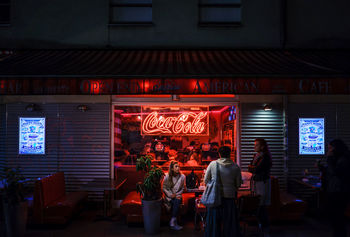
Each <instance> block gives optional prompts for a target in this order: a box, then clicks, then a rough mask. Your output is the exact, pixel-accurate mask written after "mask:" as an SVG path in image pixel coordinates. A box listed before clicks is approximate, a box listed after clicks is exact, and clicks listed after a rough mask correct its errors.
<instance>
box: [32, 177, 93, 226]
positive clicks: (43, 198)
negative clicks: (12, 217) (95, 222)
mask: <svg viewBox="0 0 350 237" xmlns="http://www.w3.org/2000/svg"><path fill="white" fill-rule="evenodd" d="M87 197H88V193H87V192H72V193H66V188H65V180H64V173H63V172H58V173H54V174H52V175H49V176H46V177H44V178H39V179H38V180H36V182H35V188H34V199H33V207H32V208H33V209H32V211H31V213H32V216H31V217H30V219H29V221H30V223H31V224H60V225H62V224H66V223H67V222H68V221H69V220H70V219H71V218H72V217H73V215H74V214H77V213H78V212H79V211H80V210H81V209H82V208H83V207H84V204H85V201H87Z"/></svg>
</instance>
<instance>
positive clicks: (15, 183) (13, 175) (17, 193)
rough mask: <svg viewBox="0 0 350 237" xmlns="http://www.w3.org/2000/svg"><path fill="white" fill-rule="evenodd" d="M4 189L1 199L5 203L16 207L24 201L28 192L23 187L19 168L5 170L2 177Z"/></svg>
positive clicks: (25, 186)
mask: <svg viewBox="0 0 350 237" xmlns="http://www.w3.org/2000/svg"><path fill="white" fill-rule="evenodd" d="M2 183H3V185H4V188H3V190H2V192H3V198H4V201H5V202H6V203H9V204H12V205H16V204H18V203H20V202H23V201H24V200H25V195H26V194H27V193H28V192H29V189H28V186H27V185H25V178H24V176H23V175H22V174H21V172H20V168H19V167H17V168H5V169H4V176H3V177H2Z"/></svg>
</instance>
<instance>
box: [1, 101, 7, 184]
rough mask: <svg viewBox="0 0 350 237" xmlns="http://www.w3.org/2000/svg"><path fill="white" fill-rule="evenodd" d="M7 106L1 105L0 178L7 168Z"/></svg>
mask: <svg viewBox="0 0 350 237" xmlns="http://www.w3.org/2000/svg"><path fill="white" fill-rule="evenodd" d="M5 150H6V105H4V104H0V177H2V175H3V170H4V167H5V166H6V155H5Z"/></svg>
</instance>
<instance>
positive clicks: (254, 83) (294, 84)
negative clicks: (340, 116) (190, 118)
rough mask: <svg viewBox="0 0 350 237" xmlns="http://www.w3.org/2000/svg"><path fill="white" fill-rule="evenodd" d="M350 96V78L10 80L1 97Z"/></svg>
mask: <svg viewBox="0 0 350 237" xmlns="http://www.w3.org/2000/svg"><path fill="white" fill-rule="evenodd" d="M142 94H146V95H162V94H167V95H181V94H183V95H208V94H215V95H217V94H350V79H349V78H257V77H252V78H198V79H196V78H162V79H157V78H149V79H141V78H139V79H137V78H135V79H133V78H128V79H125V78H124V79H123V78H101V79H89V78H29V79H26V78H21V79H14V78H7V79H0V95H142Z"/></svg>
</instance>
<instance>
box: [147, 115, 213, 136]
mask: <svg viewBox="0 0 350 237" xmlns="http://www.w3.org/2000/svg"><path fill="white" fill-rule="evenodd" d="M173 115H174V114H172V115H168V114H166V115H160V114H159V113H158V112H152V113H150V114H148V115H147V116H146V117H145V118H143V119H142V134H144V135H160V134H161V135H207V132H208V112H199V113H195V112H183V113H180V114H175V116H173Z"/></svg>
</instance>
